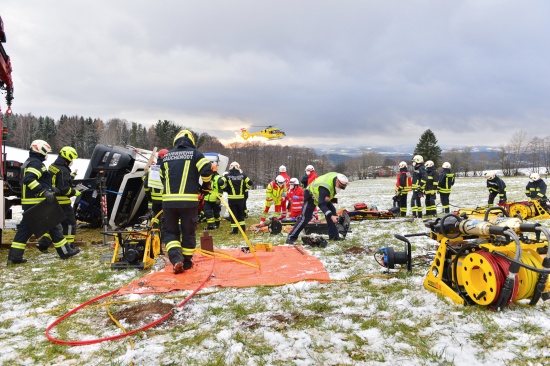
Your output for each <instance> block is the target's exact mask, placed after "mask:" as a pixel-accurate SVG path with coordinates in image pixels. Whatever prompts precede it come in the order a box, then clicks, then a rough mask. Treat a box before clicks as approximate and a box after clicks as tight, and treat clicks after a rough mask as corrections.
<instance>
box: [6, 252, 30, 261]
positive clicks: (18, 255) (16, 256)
mask: <svg viewBox="0 0 550 366" xmlns="http://www.w3.org/2000/svg"><path fill="white" fill-rule="evenodd" d="M23 253H25V250H24V249H18V248H10V252H9V253H8V263H7V264H21V263H25V262H26V261H27V260H26V259H24V258H23Z"/></svg>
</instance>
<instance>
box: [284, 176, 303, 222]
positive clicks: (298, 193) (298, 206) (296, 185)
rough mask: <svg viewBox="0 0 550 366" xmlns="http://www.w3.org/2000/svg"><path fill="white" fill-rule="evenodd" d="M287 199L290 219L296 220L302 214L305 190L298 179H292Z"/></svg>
mask: <svg viewBox="0 0 550 366" xmlns="http://www.w3.org/2000/svg"><path fill="white" fill-rule="evenodd" d="M287 197H288V202H289V203H288V209H289V211H290V218H291V219H295V218H296V217H298V216H300V214H301V213H302V206H303V205H304V189H303V188H302V187H301V186H300V182H299V181H298V178H291V179H290V189H289V191H288V194H287Z"/></svg>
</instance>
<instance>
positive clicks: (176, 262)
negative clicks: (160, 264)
mask: <svg viewBox="0 0 550 366" xmlns="http://www.w3.org/2000/svg"><path fill="white" fill-rule="evenodd" d="M167 254H168V259H170V263H172V265H173V266H174V274H179V273H182V272H183V266H184V264H183V255H182V254H181V247H176V248H171V249H170V250H169V251H168V253H167Z"/></svg>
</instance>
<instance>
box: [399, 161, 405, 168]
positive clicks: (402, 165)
mask: <svg viewBox="0 0 550 366" xmlns="http://www.w3.org/2000/svg"><path fill="white" fill-rule="evenodd" d="M406 167H407V163H406V162H405V161H402V162H400V163H399V169H402V168H406Z"/></svg>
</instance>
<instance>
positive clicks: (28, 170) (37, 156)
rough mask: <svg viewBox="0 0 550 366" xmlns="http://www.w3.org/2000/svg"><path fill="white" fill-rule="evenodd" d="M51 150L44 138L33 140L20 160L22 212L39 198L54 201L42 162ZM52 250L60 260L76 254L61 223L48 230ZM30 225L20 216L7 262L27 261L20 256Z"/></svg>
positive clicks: (50, 183)
mask: <svg viewBox="0 0 550 366" xmlns="http://www.w3.org/2000/svg"><path fill="white" fill-rule="evenodd" d="M50 152H52V148H51V147H50V145H49V144H48V143H47V142H46V141H44V140H34V141H33V142H32V143H31V146H30V151H29V158H28V159H27V160H26V161H25V163H23V180H22V181H21V204H22V206H23V211H27V210H29V209H31V208H32V207H34V206H36V205H38V204H39V203H41V202H42V201H47V202H49V203H54V202H56V201H57V199H56V197H55V195H56V193H58V191H57V192H56V190H55V188H54V187H52V175H51V173H50V172H49V171H48V170H47V169H46V166H45V165H44V161H45V160H46V155H48V153H50ZM48 233H49V235H50V237H51V239H52V241H53V244H54V247H55V250H56V251H57V254H58V255H59V257H60V258H61V259H67V258H69V257H72V256H74V255H76V254H78V253H79V252H80V251H79V250H74V249H73V248H71V246H70V245H69V244H68V243H67V239H65V237H64V236H63V229H62V227H61V224H58V225H56V226H55V227H54V228H52V229H50V230H49V231H48ZM32 234H33V233H32V231H31V228H30V226H29V224H28V222H27V221H26V220H25V218H23V220H22V221H21V223H20V224H19V225H18V226H17V233H16V234H15V237H14V238H13V241H12V243H11V248H10V251H9V253H8V264H20V263H25V262H27V260H26V259H24V258H23V253H24V252H25V247H26V245H27V241H28V240H29V239H30V237H31V236H32Z"/></svg>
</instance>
